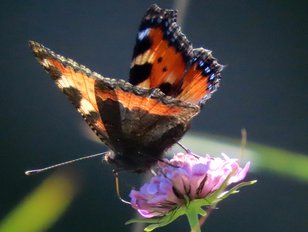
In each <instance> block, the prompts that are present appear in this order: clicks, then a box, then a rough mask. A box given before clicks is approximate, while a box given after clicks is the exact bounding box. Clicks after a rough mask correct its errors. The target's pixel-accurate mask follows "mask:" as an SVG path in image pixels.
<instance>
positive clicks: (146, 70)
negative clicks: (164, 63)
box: [129, 63, 152, 85]
mask: <svg viewBox="0 0 308 232" xmlns="http://www.w3.org/2000/svg"><path fill="white" fill-rule="evenodd" d="M151 71H152V64H150V63H145V64H142V65H137V64H136V65H134V66H133V67H132V68H131V69H130V71H129V76H130V79H129V82H130V83H131V84H133V85H138V84H140V83H142V82H143V81H145V80H146V79H147V78H148V77H149V76H150V74H151Z"/></svg>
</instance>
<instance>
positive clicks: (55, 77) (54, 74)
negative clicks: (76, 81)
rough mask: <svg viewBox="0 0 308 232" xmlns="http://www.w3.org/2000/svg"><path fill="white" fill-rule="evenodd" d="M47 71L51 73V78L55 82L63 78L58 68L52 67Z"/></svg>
mask: <svg viewBox="0 0 308 232" xmlns="http://www.w3.org/2000/svg"><path fill="white" fill-rule="evenodd" d="M46 70H47V71H48V72H49V74H50V76H51V77H52V79H53V80H54V81H57V80H58V79H60V78H61V75H62V73H61V72H60V71H59V70H58V69H57V68H55V67H53V66H50V67H49V68H48V69H46Z"/></svg>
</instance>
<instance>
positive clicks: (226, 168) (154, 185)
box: [130, 153, 250, 218]
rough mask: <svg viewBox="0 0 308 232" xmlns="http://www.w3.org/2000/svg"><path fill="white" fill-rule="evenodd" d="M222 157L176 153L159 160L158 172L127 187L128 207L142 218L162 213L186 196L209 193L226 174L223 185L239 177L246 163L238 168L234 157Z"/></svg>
mask: <svg viewBox="0 0 308 232" xmlns="http://www.w3.org/2000/svg"><path fill="white" fill-rule="evenodd" d="M222 157H223V158H215V157H211V156H209V155H207V156H205V157H196V156H194V155H192V154H183V153H178V154H176V155H175V156H174V157H173V159H171V160H170V161H166V163H163V162H159V164H158V175H156V176H153V177H152V178H151V180H150V183H146V184H144V185H143V186H142V187H141V188H140V190H139V191H136V190H132V191H131V193H130V197H131V205H132V207H133V208H135V209H137V210H138V212H139V213H140V214H141V215H142V216H143V217H145V218H152V217H157V216H164V215H166V214H167V213H168V212H169V211H171V210H173V209H175V208H177V207H181V206H183V205H184V204H185V203H186V202H187V199H188V200H189V201H192V200H194V199H204V198H206V197H208V196H210V195H211V194H213V193H214V192H215V191H216V190H218V189H220V187H221V186H222V184H223V183H224V182H225V180H226V179H227V178H229V179H228V182H227V185H230V184H232V183H237V182H239V181H241V180H243V179H244V178H245V176H246V174H247V172H248V169H249V165H250V163H249V162H248V163H246V165H245V167H244V168H241V167H240V166H239V164H238V162H237V160H236V159H230V158H229V157H228V156H227V155H225V154H222ZM168 162H169V163H170V164H171V165H169V164H167V163H168Z"/></svg>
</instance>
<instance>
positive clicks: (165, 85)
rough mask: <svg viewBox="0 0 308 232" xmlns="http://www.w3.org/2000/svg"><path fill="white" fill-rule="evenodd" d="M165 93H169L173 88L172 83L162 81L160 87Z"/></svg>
mask: <svg viewBox="0 0 308 232" xmlns="http://www.w3.org/2000/svg"><path fill="white" fill-rule="evenodd" d="M158 88H159V89H160V90H161V91H162V92H163V93H164V94H166V95H168V94H169V93H170V92H171V90H172V85H171V84H170V83H168V82H165V83H162V84H161V85H160V86H159V87H158Z"/></svg>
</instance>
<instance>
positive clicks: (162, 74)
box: [129, 5, 222, 105]
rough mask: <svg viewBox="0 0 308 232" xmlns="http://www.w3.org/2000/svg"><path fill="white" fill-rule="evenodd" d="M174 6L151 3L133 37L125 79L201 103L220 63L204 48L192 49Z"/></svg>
mask: <svg viewBox="0 0 308 232" xmlns="http://www.w3.org/2000/svg"><path fill="white" fill-rule="evenodd" d="M176 14H177V12H176V11H174V10H166V9H161V8H159V7H158V6H157V5H153V6H151V7H150V8H149V9H148V11H147V12H146V14H145V16H144V17H143V19H142V22H141V25H140V28H139V32H138V34H137V38H136V45H135V48H134V53H133V59H132V64H131V69H130V78H129V82H130V83H132V84H134V85H138V86H141V87H144V88H159V89H160V90H161V91H162V92H164V93H165V94H166V95H169V96H172V97H174V98H177V99H179V100H182V101H187V102H190V103H194V104H197V105H203V104H204V103H205V101H206V100H207V99H208V98H210V96H211V94H212V93H213V92H214V91H215V90H216V89H217V87H218V85H219V80H220V72H221V70H222V66H221V65H219V64H218V63H217V61H216V59H215V58H214V57H213V56H212V55H211V52H210V51H209V50H206V49H204V48H198V49H193V47H192V45H191V43H190V42H189V41H188V39H187V38H186V37H185V35H184V34H183V33H182V32H181V30H180V27H179V26H178V25H177V23H176Z"/></svg>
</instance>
